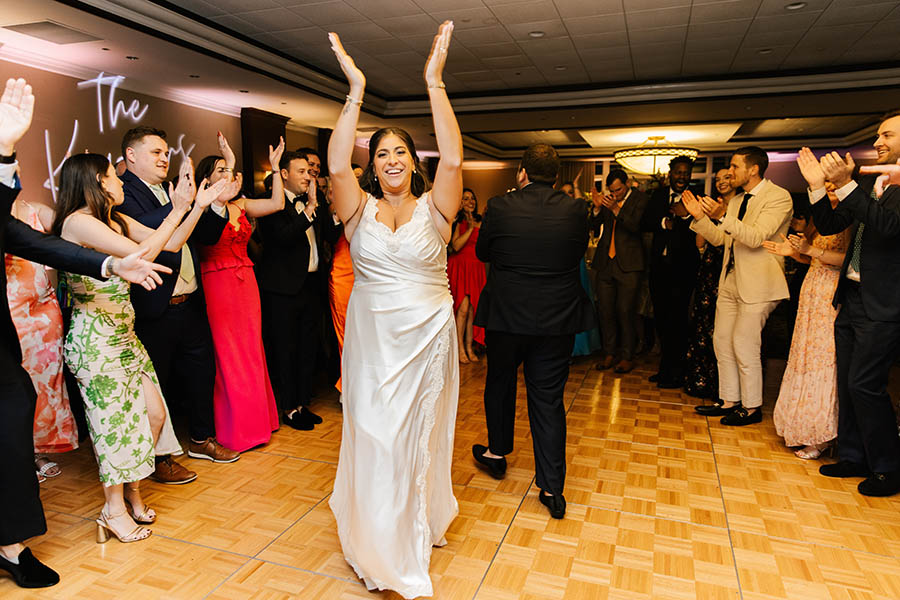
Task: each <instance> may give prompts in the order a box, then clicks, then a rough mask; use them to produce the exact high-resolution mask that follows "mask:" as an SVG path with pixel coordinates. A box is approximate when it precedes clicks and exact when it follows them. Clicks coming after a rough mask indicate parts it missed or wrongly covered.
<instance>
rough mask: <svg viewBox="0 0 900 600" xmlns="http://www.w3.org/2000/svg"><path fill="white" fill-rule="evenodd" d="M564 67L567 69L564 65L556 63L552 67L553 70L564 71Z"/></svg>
mask: <svg viewBox="0 0 900 600" xmlns="http://www.w3.org/2000/svg"><path fill="white" fill-rule="evenodd" d="M566 69H568V67H567V66H566V65H556V66H555V67H553V70H554V71H565V70H566Z"/></svg>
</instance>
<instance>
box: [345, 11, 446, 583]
mask: <svg viewBox="0 0 900 600" xmlns="http://www.w3.org/2000/svg"><path fill="white" fill-rule="evenodd" d="M452 32H453V24H452V23H451V22H449V21H447V22H444V23H443V24H442V25H441V27H440V30H439V32H438V34H437V36H435V38H434V44H433V45H432V48H431V55H430V56H429V57H428V61H427V62H426V65H425V81H426V83H427V84H428V96H429V98H430V100H431V110H432V113H433V115H434V130H435V136H436V138H437V145H438V150H439V151H440V162H439V163H438V167H437V173H436V175H435V178H434V186H433V187H432V188H431V190H430V191H428V182H427V179H426V175H425V173H424V172H423V170H422V168H421V167H420V166H419V164H418V160H417V159H416V149H415V146H414V144H413V140H412V138H411V137H410V135H409V134H408V133H407V132H405V131H403V130H402V129H397V128H393V127H391V128H386V129H381V130H379V131H376V132H375V133H374V134H373V135H372V138H371V140H370V142H369V164H368V165H367V166H366V169H365V172H364V173H363V175H362V176H361V177H360V178H359V182H357V179H356V177H355V176H354V174H353V169H352V167H351V163H350V155H351V153H352V151H353V145H354V143H355V141H356V126H357V123H358V121H359V109H360V105H361V104H362V102H363V93H364V90H365V84H366V79H365V76H364V75H363V74H362V71H360V70H359V69H358V68H357V67H356V65H355V63H354V62H353V59H352V58H350V56H348V55H347V52H346V51H345V50H344V48H343V46H342V45H341V41H340V39H339V38H338V36H337V35H336V34H334V33H331V34H329V38H330V40H331V44H332V48H333V49H334V52H335V54H336V55H337V58H338V61H339V62H340V65H341V69H342V70H343V71H344V74H345V75H346V76H347V79H348V81H349V82H350V93H349V94H348V95H347V102H346V104H345V105H344V108H343V110H342V111H341V115H340V117H339V118H338V121H337V124H336V125H335V128H334V133H333V134H332V136H331V141H330V142H329V145H328V165H329V171H330V173H331V181H332V184H333V187H334V206H335V209H336V211H337V215H338V217H339V218H340V219H341V221H343V223H344V235H346V237H347V240H348V241H349V242H350V253H351V255H352V257H353V271H354V276H355V281H354V284H353V293H352V295H351V296H350V304H349V306H348V308H347V321H346V337H345V342H344V356H343V364H342V372H343V373H344V379H343V411H344V424H343V432H342V439H341V453H340V459H339V461H338V468H337V475H336V476H335V481H334V493H333V494H332V496H331V500H330V502H329V504H330V506H331V510H332V512H334V517H335V520H336V521H337V527H338V535H339V536H340V539H341V546H342V548H343V551H344V557H345V558H346V559H347V562H348V563H350V565H351V566H352V567H353V569H354V570H355V571H356V573H357V575H359V576H360V577H361V578H362V579H363V580H364V581H365V583H366V586H367V587H368V588H369V589H370V590H372V589H375V588H378V589H382V590H388V589H389V590H394V591H396V592H398V593H400V594H401V595H402V596H404V597H405V598H415V597H417V596H431V595H432V593H433V590H432V585H431V578H430V577H429V575H428V566H429V562H430V560H431V548H432V546H433V545H441V544H444V543H446V540H445V539H444V533H445V532H446V531H447V528H448V527H449V525H450V523H451V522H452V521H453V519H454V518H455V517H456V515H457V513H458V512H459V509H458V505H457V503H456V498H454V496H453V488H452V486H451V482H450V463H451V459H452V456H453V432H454V425H455V421H456V404H457V399H458V395H459V365H458V363H457V361H456V355H457V348H456V329H455V324H454V320H453V299H452V298H451V296H450V291H449V288H448V283H447V250H446V248H447V243H448V241H449V240H450V224H451V223H452V221H453V218H454V217H455V216H456V213H457V212H458V210H459V202H460V197H461V196H462V171H461V165H462V150H463V149H462V137H461V136H460V133H459V125H458V124H457V122H456V116H455V115H454V114H453V109H452V108H451V106H450V101H449V99H448V98H447V92H446V90H445V89H444V84H443V82H442V81H441V75H442V72H443V69H444V63H445V62H446V59H447V47H448V45H449V43H450V36H451V34H452Z"/></svg>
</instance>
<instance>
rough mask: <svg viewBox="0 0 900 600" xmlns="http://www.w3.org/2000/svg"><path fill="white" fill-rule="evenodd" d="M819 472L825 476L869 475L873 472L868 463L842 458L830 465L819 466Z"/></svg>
mask: <svg viewBox="0 0 900 600" xmlns="http://www.w3.org/2000/svg"><path fill="white" fill-rule="evenodd" d="M819 473H820V474H821V475H824V476H825V477H868V476H869V475H871V474H872V472H871V471H869V469H868V467H866V465H863V464H860V463H854V462H850V461H849V460H840V461H838V462H836V463H832V464H830V465H822V466H821V467H819Z"/></svg>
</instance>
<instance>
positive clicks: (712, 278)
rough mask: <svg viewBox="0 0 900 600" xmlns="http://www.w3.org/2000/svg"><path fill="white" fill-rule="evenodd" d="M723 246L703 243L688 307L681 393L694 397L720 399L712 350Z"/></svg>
mask: <svg viewBox="0 0 900 600" xmlns="http://www.w3.org/2000/svg"><path fill="white" fill-rule="evenodd" d="M723 256H725V246H713V245H712V244H706V249H705V250H704V251H703V254H701V255H700V266H699V267H698V269H697V284H696V287H694V299H693V301H692V304H691V325H690V333H689V335H688V344H687V352H686V353H685V355H684V392H685V393H686V394H688V395H690V396H694V397H695V398H714V399H715V398H718V397H719V362H718V361H717V360H716V352H715V350H714V349H713V325H715V322H716V301H717V300H718V298H719V276H720V275H721V274H722V257H723Z"/></svg>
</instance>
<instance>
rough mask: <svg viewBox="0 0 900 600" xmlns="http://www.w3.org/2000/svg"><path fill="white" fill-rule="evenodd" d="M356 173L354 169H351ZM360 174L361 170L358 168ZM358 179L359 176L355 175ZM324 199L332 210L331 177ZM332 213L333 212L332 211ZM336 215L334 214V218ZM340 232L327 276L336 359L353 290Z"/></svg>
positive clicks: (341, 348) (347, 244) (350, 263)
mask: <svg viewBox="0 0 900 600" xmlns="http://www.w3.org/2000/svg"><path fill="white" fill-rule="evenodd" d="M353 173H354V174H356V169H355V168H354V169H353ZM360 174H362V170H360ZM357 179H359V176H357ZM325 199H326V200H327V201H328V206H329V208H330V210H332V211H334V188H333V187H332V185H331V179H330V178H329V179H328V188H327V189H326V191H325ZM332 214H333V213H332ZM336 218H337V217H336V216H335V219H336ZM340 228H341V232H340V237H338V241H337V242H336V243H335V245H334V257H333V258H332V262H331V273H330V274H329V277H328V302H329V304H330V305H331V321H332V322H333V323H334V333H335V335H336V336H337V342H338V361H340V357H341V356H343V354H344V324H345V322H346V320H347V305H348V304H349V303H350V292H352V291H353V259H352V258H351V257H350V242H348V241H347V237H346V236H345V235H344V225H343V224H341V225H340ZM342 379H343V378H341V377H339V378H338V380H337V383H335V384H334V387H336V388H337V391H338V392H341V391H343V390H342V388H341V381H342Z"/></svg>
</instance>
